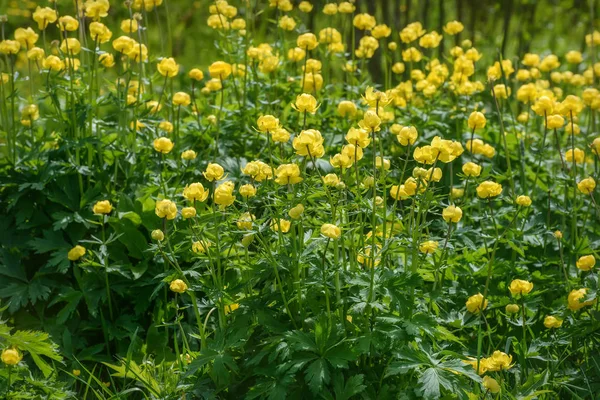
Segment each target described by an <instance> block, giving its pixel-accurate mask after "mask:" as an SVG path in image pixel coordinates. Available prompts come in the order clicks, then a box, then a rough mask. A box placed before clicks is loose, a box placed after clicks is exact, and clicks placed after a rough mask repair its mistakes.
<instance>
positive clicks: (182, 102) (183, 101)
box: [173, 92, 192, 107]
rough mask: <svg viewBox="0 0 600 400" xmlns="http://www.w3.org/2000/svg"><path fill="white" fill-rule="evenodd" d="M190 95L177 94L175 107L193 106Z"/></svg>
mask: <svg viewBox="0 0 600 400" xmlns="http://www.w3.org/2000/svg"><path fill="white" fill-rule="evenodd" d="M191 102H192V99H191V98H190V95H189V94H187V93H185V92H177V93H175V94H174V95H173V105H175V106H184V107H187V106H189V105H190V104H191Z"/></svg>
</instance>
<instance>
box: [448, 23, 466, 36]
mask: <svg viewBox="0 0 600 400" xmlns="http://www.w3.org/2000/svg"><path fill="white" fill-rule="evenodd" d="M464 28H465V27H464V26H463V24H461V23H460V22H459V21H450V22H448V23H446V25H444V32H446V33H447V34H448V35H456V34H458V33H461V32H462V31H463V29H464Z"/></svg>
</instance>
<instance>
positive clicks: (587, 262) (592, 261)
mask: <svg viewBox="0 0 600 400" xmlns="http://www.w3.org/2000/svg"><path fill="white" fill-rule="evenodd" d="M576 265H577V268H579V269H580V270H582V271H590V270H591V269H592V268H594V265H596V258H594V256H593V255H592V254H589V255H587V256H581V257H579V259H578V260H577V263H576Z"/></svg>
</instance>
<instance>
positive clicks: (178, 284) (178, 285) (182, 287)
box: [169, 279, 188, 293]
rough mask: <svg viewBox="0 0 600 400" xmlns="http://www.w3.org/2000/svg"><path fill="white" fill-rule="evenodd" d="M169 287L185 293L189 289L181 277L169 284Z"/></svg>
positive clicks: (176, 291)
mask: <svg viewBox="0 0 600 400" xmlns="http://www.w3.org/2000/svg"><path fill="white" fill-rule="evenodd" d="M169 289H171V291H172V292H175V293H184V292H185V291H186V290H188V286H187V285H186V284H185V282H184V281H182V280H181V279H175V280H174V281H173V282H171V284H170V285H169Z"/></svg>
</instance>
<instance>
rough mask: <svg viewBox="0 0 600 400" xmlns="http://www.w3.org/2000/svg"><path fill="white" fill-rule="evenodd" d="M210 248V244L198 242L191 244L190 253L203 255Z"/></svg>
mask: <svg viewBox="0 0 600 400" xmlns="http://www.w3.org/2000/svg"><path fill="white" fill-rule="evenodd" d="M210 246H211V243H210V242H207V241H204V240H199V241H196V242H193V243H192V251H193V252H194V253H196V254H204V253H206V251H207V250H208V248H209V247H210Z"/></svg>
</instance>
